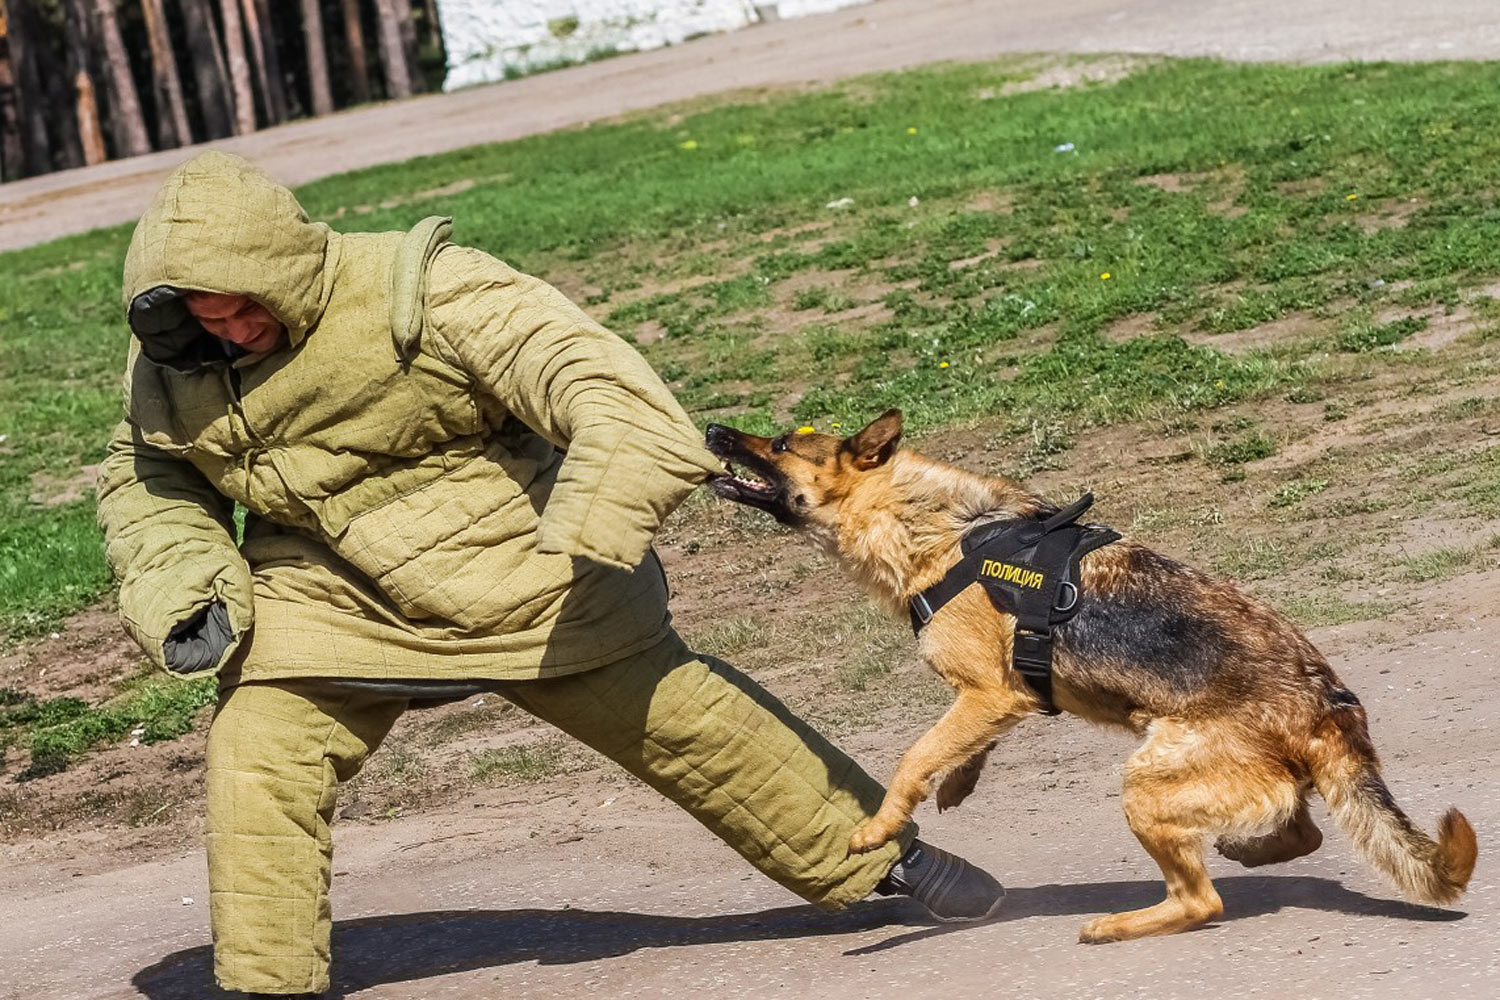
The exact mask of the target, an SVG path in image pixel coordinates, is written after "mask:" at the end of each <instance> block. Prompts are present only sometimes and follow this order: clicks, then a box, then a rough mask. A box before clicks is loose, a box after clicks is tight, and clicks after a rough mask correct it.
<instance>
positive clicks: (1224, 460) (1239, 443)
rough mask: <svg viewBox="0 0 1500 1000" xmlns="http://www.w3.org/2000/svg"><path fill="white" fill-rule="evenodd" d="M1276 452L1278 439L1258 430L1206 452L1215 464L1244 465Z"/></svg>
mask: <svg viewBox="0 0 1500 1000" xmlns="http://www.w3.org/2000/svg"><path fill="white" fill-rule="evenodd" d="M1274 454H1276V440H1275V439H1274V438H1272V437H1271V436H1270V435H1268V434H1266V433H1264V432H1262V431H1256V432H1255V433H1253V434H1247V435H1245V436H1244V437H1242V438H1240V439H1238V440H1236V441H1224V442H1221V443H1219V444H1216V445H1214V446H1212V447H1211V448H1209V449H1208V452H1207V453H1206V454H1205V456H1204V457H1205V458H1207V459H1208V460H1209V461H1210V462H1212V463H1213V464H1215V465H1244V464H1245V463H1246V462H1254V461H1256V460H1258V459H1262V458H1270V457H1271V456H1272V455H1274Z"/></svg>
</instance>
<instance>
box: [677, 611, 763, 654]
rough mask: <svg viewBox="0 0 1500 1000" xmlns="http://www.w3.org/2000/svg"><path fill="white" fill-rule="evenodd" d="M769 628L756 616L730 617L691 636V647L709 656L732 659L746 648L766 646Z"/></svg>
mask: <svg viewBox="0 0 1500 1000" xmlns="http://www.w3.org/2000/svg"><path fill="white" fill-rule="evenodd" d="M770 641H771V630H770V629H769V628H767V627H766V625H765V624H764V623H763V622H762V621H760V620H759V619H757V618H749V617H746V618H731V619H729V620H728V621H723V622H718V623H716V624H714V625H711V626H709V627H708V628H706V629H704V630H703V631H702V632H700V633H698V634H697V635H696V636H695V637H693V649H694V650H695V651H696V652H699V653H705V654H707V655H709V656H717V657H721V658H723V659H733V658H734V657H735V656H738V655H739V654H741V653H744V652H746V651H747V650H751V649H756V648H759V647H762V646H766V645H768V644H769V643H770Z"/></svg>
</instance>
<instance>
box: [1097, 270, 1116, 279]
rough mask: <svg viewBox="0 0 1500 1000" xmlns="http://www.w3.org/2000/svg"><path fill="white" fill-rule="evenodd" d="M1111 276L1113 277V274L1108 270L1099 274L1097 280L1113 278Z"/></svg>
mask: <svg viewBox="0 0 1500 1000" xmlns="http://www.w3.org/2000/svg"><path fill="white" fill-rule="evenodd" d="M1113 277H1114V275H1112V274H1110V273H1109V272H1108V271H1105V272H1104V273H1103V274H1101V275H1099V280H1100V281H1108V280H1109V279H1110V278H1113Z"/></svg>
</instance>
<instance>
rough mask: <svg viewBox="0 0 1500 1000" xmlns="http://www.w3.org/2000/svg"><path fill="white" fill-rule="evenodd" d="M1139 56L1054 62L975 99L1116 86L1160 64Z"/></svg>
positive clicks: (986, 90)
mask: <svg viewBox="0 0 1500 1000" xmlns="http://www.w3.org/2000/svg"><path fill="white" fill-rule="evenodd" d="M1159 61H1160V60H1156V59H1147V58H1142V57H1139V56H1115V57H1112V58H1105V59H1086V60H1082V59H1069V60H1063V61H1057V62H1053V63H1051V64H1050V65H1046V66H1043V67H1041V68H1040V69H1038V70H1037V72H1036V75H1034V76H1032V77H1030V78H1028V79H1025V80H1013V81H1011V82H1009V83H1006V84H1004V85H1002V86H1000V87H986V88H984V89H983V90H980V91H978V92H977V93H976V94H975V95H974V96H975V98H976V99H978V100H981V101H988V100H992V99H993V98H996V97H1009V96H1010V95H1012V94H1029V93H1033V92H1035V91H1038V90H1072V89H1073V88H1075V87H1084V86H1089V85H1094V84H1111V83H1118V82H1119V81H1121V80H1123V79H1125V78H1126V77H1127V76H1129V75H1130V74H1131V73H1134V72H1135V71H1136V70H1138V69H1140V68H1141V67H1143V66H1149V65H1151V64H1152V63H1155V62H1159Z"/></svg>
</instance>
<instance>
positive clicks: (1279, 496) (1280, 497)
mask: <svg viewBox="0 0 1500 1000" xmlns="http://www.w3.org/2000/svg"><path fill="white" fill-rule="evenodd" d="M1326 489H1328V480H1326V479H1298V480H1294V481H1293V482H1290V483H1286V484H1284V485H1282V486H1281V487H1280V488H1278V489H1277V490H1276V492H1275V493H1272V494H1271V500H1270V505H1271V506H1272V507H1294V506H1296V505H1297V504H1299V503H1301V502H1302V501H1303V500H1306V499H1307V498H1308V497H1310V496H1316V495H1317V494H1319V493H1322V492H1323V491H1324V490H1326Z"/></svg>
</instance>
